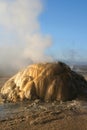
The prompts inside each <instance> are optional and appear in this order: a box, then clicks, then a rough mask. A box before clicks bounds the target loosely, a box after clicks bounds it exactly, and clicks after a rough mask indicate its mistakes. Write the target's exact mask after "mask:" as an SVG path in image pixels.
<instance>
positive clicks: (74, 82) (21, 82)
mask: <svg viewBox="0 0 87 130" xmlns="http://www.w3.org/2000/svg"><path fill="white" fill-rule="evenodd" d="M86 92H87V82H86V80H85V79H84V77H83V76H81V75H79V74H77V73H75V72H73V71H72V70H71V69H70V68H69V66H67V65H66V64H64V63H61V62H56V63H41V64H33V65H30V66H28V67H27V68H25V69H24V70H22V71H20V72H19V73H17V74H16V75H15V76H13V77H12V78H11V79H9V80H8V81H7V82H6V83H5V85H4V86H3V87H2V89H1V94H2V96H3V97H4V98H5V99H6V100H8V101H13V102H16V101H19V100H24V99H29V100H34V99H37V98H40V99H41V100H44V101H48V100H49V101H53V100H59V101H60V100H62V101H67V100H72V99H75V98H76V97H78V96H82V95H85V93H86Z"/></svg>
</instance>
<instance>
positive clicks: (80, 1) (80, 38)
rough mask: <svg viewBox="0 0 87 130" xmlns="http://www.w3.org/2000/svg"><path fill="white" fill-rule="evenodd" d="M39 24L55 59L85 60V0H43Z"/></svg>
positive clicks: (86, 15)
mask: <svg viewBox="0 0 87 130" xmlns="http://www.w3.org/2000/svg"><path fill="white" fill-rule="evenodd" d="M40 24H41V31H42V32H43V34H49V35H51V37H52V39H53V45H52V47H51V48H50V50H49V52H48V53H51V55H53V56H54V57H55V59H67V60H75V61H84V62H87V0H47V1H46V0H45V1H44V11H43V13H42V14H41V16H40Z"/></svg>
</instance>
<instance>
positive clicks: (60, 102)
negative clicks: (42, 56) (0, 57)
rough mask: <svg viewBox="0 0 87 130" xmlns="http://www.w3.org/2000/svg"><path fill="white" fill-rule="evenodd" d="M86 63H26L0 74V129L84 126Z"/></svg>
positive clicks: (86, 118)
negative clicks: (2, 74) (4, 74)
mask: <svg viewBox="0 0 87 130" xmlns="http://www.w3.org/2000/svg"><path fill="white" fill-rule="evenodd" d="M86 79H87V73H86V66H75V67H73V68H72V69H71V68H70V67H69V66H68V65H66V64H64V63H62V62H53V63H39V64H33V65H29V66H28V67H26V68H25V69H23V70H21V71H19V72H18V73H17V74H15V75H13V76H6V77H5V76H4V77H2V76H1V77H0V130H12V129H13V130H17V129H18V130H44V129H46V130H49V129H51V130H62V129H64V130H87V81H86Z"/></svg>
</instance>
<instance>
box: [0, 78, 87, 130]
mask: <svg viewBox="0 0 87 130" xmlns="http://www.w3.org/2000/svg"><path fill="white" fill-rule="evenodd" d="M7 79H8V78H4V77H3V78H0V86H2V84H3V83H4V82H5V81H6V80H7ZM44 129H45V130H49V129H50V130H87V102H86V101H79V100H78V99H77V100H73V101H70V102H69V101H68V102H56V101H54V102H52V103H51V102H47V103H44V102H41V101H40V100H38V99H37V100H35V101H32V102H30V101H24V102H18V103H5V104H3V103H1V105H0V130H44Z"/></svg>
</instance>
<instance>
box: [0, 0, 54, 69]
mask: <svg viewBox="0 0 87 130" xmlns="http://www.w3.org/2000/svg"><path fill="white" fill-rule="evenodd" d="M42 10H43V7H42V1H41V0H0V30H1V32H0V35H1V36H0V67H1V69H2V70H3V69H4V70H5V68H7V67H8V68H10V69H11V68H12V69H13V68H17V67H18V68H20V67H23V66H25V65H27V64H29V63H31V62H38V61H43V60H50V59H51V58H50V57H49V56H46V55H45V50H46V49H47V48H48V47H49V46H50V45H51V38H50V36H48V35H46V36H44V35H43V34H42V33H41V30H40V23H39V20H38V17H39V15H40V13H41V12H42Z"/></svg>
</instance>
